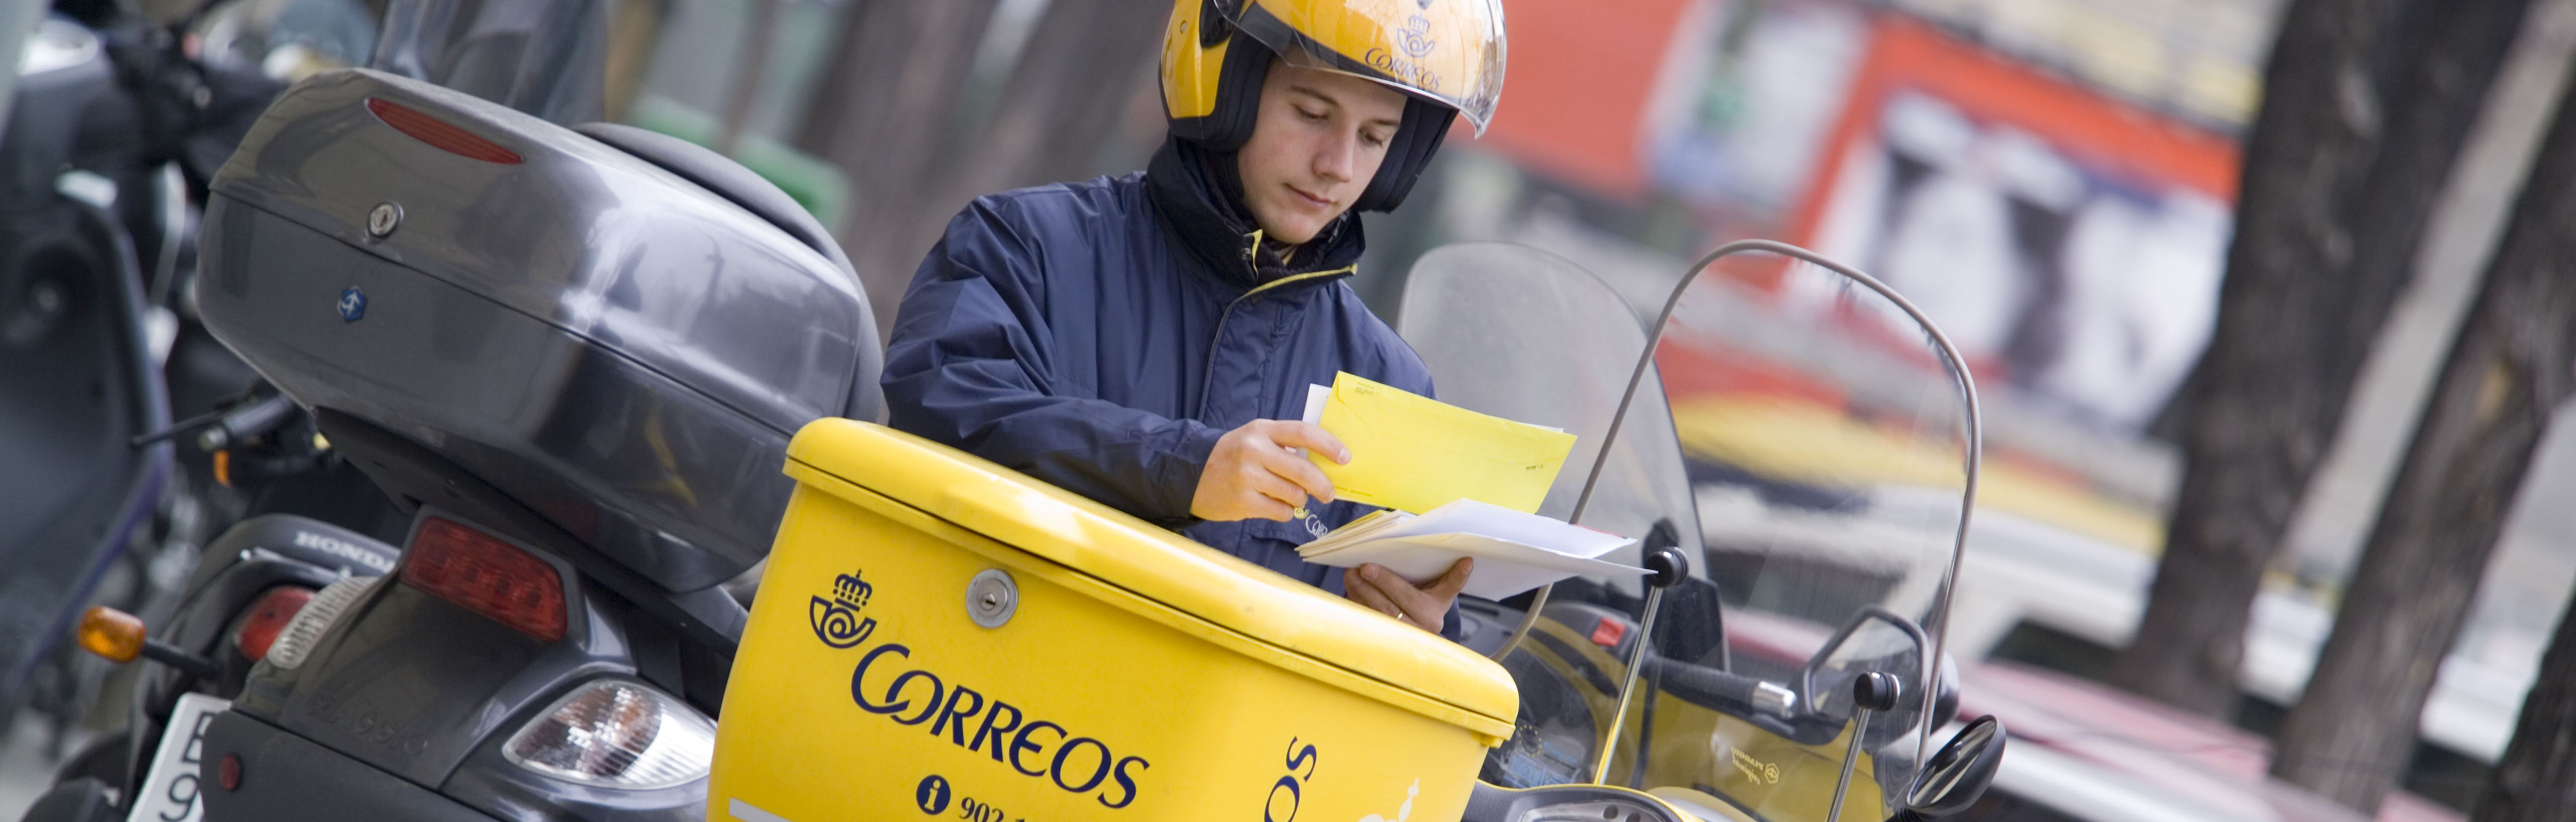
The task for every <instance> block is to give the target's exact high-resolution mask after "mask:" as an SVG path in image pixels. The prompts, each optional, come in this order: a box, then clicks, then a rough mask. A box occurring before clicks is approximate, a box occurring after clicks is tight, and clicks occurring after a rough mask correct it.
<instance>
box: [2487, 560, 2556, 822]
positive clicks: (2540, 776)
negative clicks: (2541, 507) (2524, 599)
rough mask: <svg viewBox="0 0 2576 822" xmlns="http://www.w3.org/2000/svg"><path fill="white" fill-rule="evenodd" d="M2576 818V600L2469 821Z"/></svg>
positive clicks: (2547, 821)
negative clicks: (2509, 740)
mask: <svg viewBox="0 0 2576 822" xmlns="http://www.w3.org/2000/svg"><path fill="white" fill-rule="evenodd" d="M2570 819H2576V602H2571V603H2569V607H2568V609H2567V610H2565V611H2563V612H2561V613H2560V614H2559V616H2558V633H2557V637H2556V638H2555V639H2551V640H2550V641H2549V651H2548V653H2547V654H2546V655H2544V656H2542V657H2541V658H2540V675H2539V676H2538V677H2536V678H2534V679H2533V680H2532V683H2531V692H2530V693H2528V694H2525V695H2524V696H2523V698H2522V719H2521V721H2519V722H2517V723H2515V725H2514V729H2513V742H2512V743H2511V744H2508V745H2506V746H2505V749H2504V758H2503V759H2502V760H2499V761H2497V762H2496V767H2495V773H2494V774H2493V775H2491V776H2490V777H2489V778H2488V779H2487V788H2486V793H2485V794H2484V795H2483V796H2481V797H2480V798H2479V800H2478V807H2477V813H2476V814H2475V815H2474V816H2471V817H2470V820H2471V822H2567V820H2570Z"/></svg>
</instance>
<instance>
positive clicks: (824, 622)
mask: <svg viewBox="0 0 2576 822" xmlns="http://www.w3.org/2000/svg"><path fill="white" fill-rule="evenodd" d="M875 592H876V589H875V588H874V587H872V586H870V585H868V584H867V583H865V582H861V581H859V572H857V571H852V572H850V573H846V574H842V575H840V576H838V577H834V578H833V579H832V596H831V597H830V598H824V597H815V598H814V603H813V605H812V607H811V608H810V609H809V610H808V612H807V616H808V617H810V618H811V619H812V620H813V622H814V637H815V638H816V639H820V640H822V641H823V644H825V645H829V646H832V647H834V648H848V647H850V646H853V645H857V644H859V643H860V642H862V641H865V640H866V639H867V638H868V635H869V634H873V633H876V630H877V621H876V620H875V619H874V618H870V617H862V616H859V609H861V608H865V607H867V605H868V595H869V594H872V593H875Z"/></svg>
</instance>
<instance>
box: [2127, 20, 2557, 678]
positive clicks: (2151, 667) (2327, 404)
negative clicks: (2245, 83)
mask: <svg viewBox="0 0 2576 822" xmlns="http://www.w3.org/2000/svg"><path fill="white" fill-rule="evenodd" d="M2528 4H2529V3H2528V0H2295V1H2294V2H2293V3H2291V4H2290V7H2289V10H2288V12H2287V15H2286V16H2285V17H2284V19H2283V21H2282V25H2281V34H2280V38H2279V40H2278V41H2277V43H2276V44H2275V45H2274V47H2273V53H2272V57H2271V62H2270V65H2269V67H2268V69H2267V71H2266V73H2265V79H2264V89H2263V106H2262V109H2261V111H2260V113H2259V114H2258V115H2257V117H2256V120H2255V124H2254V129H2253V132H2252V134H2251V137H2250V139H2249V140H2248V144H2247V146H2246V151H2245V176H2244V187H2243V191H2242V192H2241V194H2240V201H2239V205H2238V208H2237V215H2238V216H2237V223H2236V236H2235V239H2234V241H2233V242H2232V244H2231V245H2230V247H2229V249H2228V265H2227V279H2226V281H2225V283H2224V284H2223V285H2222V286H2221V287H2220V294H2219V313H2218V324H2217V328H2216V330H2215V332H2214V333H2213V335H2212V337H2211V340H2210V344H2209V349H2208V353H2207V354H2205V355H2203V357H2202V359H2201V362H2200V365H2199V366H2198V368H2197V369H2196V370H2195V371H2194V372H2193V374H2192V377H2191V379H2190V380H2189V381H2187V382H2186V384H2185V386H2184V389H2183V391H2182V392H2181V394H2180V395H2179V396H2178V397H2177V399H2176V401H2177V402H2178V403H2180V404H2181V407H2180V408H2179V409H2178V412H2179V414H2180V415H2181V419H2182V428H2183V433H2182V436H2181V442H2180V445H2181V447H2182V450H2183V455H2184V463H2185V467H2184V471H2183V478H2182V486H2181V488H2180V490H2179V493H2178V495H2177V498H2176V500H2175V503H2174V510H2173V513H2172V517H2171V519H2170V520H2169V522H2168V523H2167V528H2166V539H2165V550H2164V557H2163V559H2162V560H2161V561H2160V563H2159V565H2158V567H2157V572H2156V580H2155V584H2154V587H2153V588H2152V590H2151V591H2150V593H2149V596H2148V602H2147V608H2146V613H2145V614H2144V615H2142V616H2141V617H2140V619H2139V622H2138V629H2137V634H2136V638H2135V639H2134V640H2132V641H2131V643H2130V645H2129V647H2128V648H2127V649H2126V650H2124V651H2122V652H2121V654H2120V655H2119V656H2118V657H2116V658H2115V659H2114V660H2113V662H2112V664H2111V667H2110V670H2109V671H2108V673H2107V678H2108V679H2109V680H2110V681H2111V682H2113V683H2115V684H2118V685H2120V686H2123V687H2126V688H2128V689H2130V690H2133V691H2136V692H2138V693H2140V694H2143V695H2146V696H2149V697H2153V698H2156V699H2159V700H2162V701H2165V702H2168V703H2172V704H2174V705H2176V706H2179V707H2182V708H2184V709H2186V710H2191V711H2194V712H2197V713H2201V714H2205V715H2209V716H2215V717H2225V716H2227V715H2228V714H2229V713H2230V712H2231V711H2232V710H2233V708H2234V706H2235V704H2236V699H2237V669H2238V666H2239V665H2240V664H2241V662H2242V661H2243V658H2244V637H2245V628H2246V625H2247V623H2248V621H2249V620H2250V618H2251V614H2252V609H2253V602H2254V595H2255V593H2256V590H2257V588H2258V587H2259V583H2260V581H2261V578H2262V574H2263V572H2264V570H2265V569H2266V568H2267V567H2269V566H2270V564H2271V562H2272V560H2273V559H2274V557H2275V556H2276V555H2277V554H2278V553H2279V550H2280V545H2281V540H2282V536H2283V535H2284V533H2286V532H2287V530H2288V528H2289V524H2290V519H2291V517H2292V515H2293V514H2294V513H2295V512H2296V510H2297V507H2298V502H2299V499H2300V497H2301V495H2302V493H2303V492H2304V490H2305V489H2306V487H2307V484H2308V480H2309V479H2310V477H2311V476H2312V475H2313V474H2314V473H2315V471H2316V468H2317V465H2318V463H2319V462H2320V461H2321V460H2323V459H2324V457H2325V455H2326V451H2327V449H2328V447H2329V446H2330V445H2331V444H2332V443H2333V442H2334V438H2335V433H2336V429H2337V428H2338V427H2339V426H2340V425H2341V423H2342V419H2343V411H2344V405H2345V403H2346V401H2347V399H2348V397H2349V395H2350V393H2351V391H2352V388H2353V385H2354V382H2355V380H2356V378H2357V377H2358V375H2359V373H2360V371H2361V367H2362V364H2363V362H2364V361H2365V360H2366V359H2367V358H2368V356H2369V353H2370V349H2371V345H2372V343H2373V342H2374V341H2375V340H2376V338H2377V336H2378V333H2379V329H2380V326H2381V325H2382V324H2383V322H2384V321H2385V320H2386V319H2387V317H2388V313H2389V308H2390V306H2391V305H2392V304H2393V303H2394V302H2395V300H2396V296H2397V294H2398V292H2399V291H2400V290H2401V289H2402V288H2403V287H2404V286H2405V285H2406V283H2407V282H2408V281H2409V280H2410V279H2411V275H2412V272H2413V268H2414V261H2415V256H2416V247H2417V245H2418V244H2419V242H2420V240H2421V239H2422V237H2423V234H2424V226H2425V225H2426V224H2427V223H2428V222H2429V220H2428V217H2429V216H2430V212H2431V209H2432V208H2433V203H2434V202H2435V200H2436V196H2435V195H2436V193H2437V192H2438V191H2439V190H2440V188H2441V186H2442V182H2443V180H2444V179H2445V178H2446V177H2447V176H2448V175H2449V173H2450V170H2451V166H2452V161H2453V159H2454V158H2456V157H2457V156H2458V154H2459V151H2460V147H2461V145H2462V144H2463V143H2464V142H2465V141H2466V139H2467V136H2468V131H2469V127H2470V124H2471V123H2472V122H2474V121H2475V120H2476V119H2477V117H2476V115H2477V112H2478V111H2479V107H2480V106H2481V105H2482V104H2483V103H2484V102H2485V99H2486V96H2487V89H2488V87H2489V86H2490V85H2492V84H2493V82H2494V80H2495V77H2496V75H2497V73H2498V71H2499V69H2500V67H2501V65H2502V63H2503V58H2504V54H2505V53H2506V51H2507V50H2508V49H2507V47H2508V46H2509V45H2510V44H2511V43H2512V42H2513V38H2514V34H2515V31H2516V29H2517V28H2518V27H2519V26H2520V24H2521V21H2522V18H2523V16H2524V11H2525V7H2526V6H2527V5H2528Z"/></svg>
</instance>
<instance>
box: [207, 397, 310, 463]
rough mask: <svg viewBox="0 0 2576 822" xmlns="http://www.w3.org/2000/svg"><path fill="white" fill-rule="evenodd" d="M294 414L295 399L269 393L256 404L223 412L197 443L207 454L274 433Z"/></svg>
mask: <svg viewBox="0 0 2576 822" xmlns="http://www.w3.org/2000/svg"><path fill="white" fill-rule="evenodd" d="M294 413H295V400H293V399H291V398H288V397H287V396H286V395H285V394H271V395H269V396H267V397H263V398H261V399H260V400H259V401H257V402H253V403H250V404H247V405H244V406H242V407H240V408H235V409H233V410H230V411H226V412H224V415H223V417H222V418H220V419H217V420H215V424H214V425H212V426H209V427H208V428H207V429H206V431H205V432H204V433H202V434H199V435H198V437H197V442H198V445H199V446H200V447H203V448H205V449H206V450H208V451H213V450H216V449H220V448H225V447H228V446H230V445H232V444H233V443H236V442H240V441H242V440H246V439H250V438H253V437H257V436H260V435H262V434H267V433H270V432H272V431H276V430H277V429H278V428H280V427H283V426H285V425H286V421H287V420H288V419H290V418H292V415H293V414H294Z"/></svg>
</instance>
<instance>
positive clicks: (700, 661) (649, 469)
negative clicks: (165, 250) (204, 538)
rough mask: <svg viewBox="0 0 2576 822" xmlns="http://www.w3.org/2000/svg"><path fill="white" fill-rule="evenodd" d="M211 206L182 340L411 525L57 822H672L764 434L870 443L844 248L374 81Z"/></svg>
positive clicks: (767, 213) (733, 608)
mask: <svg viewBox="0 0 2576 822" xmlns="http://www.w3.org/2000/svg"><path fill="white" fill-rule="evenodd" d="M212 192H213V198H212V200H213V201H212V204H211V205H210V207H209V208H208V210H207V218H206V231H205V245H206V251H205V262H204V265H203V273H202V275H201V284H200V287H199V292H198V299H199V306H200V311H201V312H202V315H203V316H204V317H205V319H206V323H207V326H208V327H209V328H210V329H211V330H212V331H213V333H214V334H215V335H216V336H217V337H218V338H219V339H221V340H222V341H223V342H224V343H225V344H226V345H227V346H228V347H229V348H230V349H231V350H232V351H234V352H235V353H237V354H239V355H240V356H241V357H242V358H243V359H244V360H245V361H247V362H249V363H250V364H251V365H252V366H253V367H254V368H256V369H257V370H258V371H259V373H260V375H261V376H262V377H263V378H264V379H266V380H267V381H268V382H270V383H272V384H274V385H276V386H277V387H278V388H279V389H280V391H281V392H282V393H283V395H284V396H286V397H289V398H291V399H292V401H293V402H294V403H295V405H296V406H298V407H300V408H301V409H303V410H305V411H307V412H309V413H310V415H311V417H312V419H313V420H314V421H315V424H316V426H317V428H318V429H319V433H320V434H321V435H322V437H324V438H325V439H327V440H328V441H329V443H330V444H331V447H332V449H333V450H334V451H335V452H336V453H338V454H339V455H341V458H342V459H345V460H347V461H348V462H349V463H350V464H352V465H355V466H356V467H357V468H359V469H360V470H362V471H364V472H365V474H366V476H367V477H369V478H370V479H371V480H372V481H373V484H375V485H376V486H378V487H380V488H381V489H383V490H384V491H385V493H386V494H387V495H388V497H389V498H391V499H392V500H393V501H394V502H395V503H397V504H398V505H400V506H401V507H402V508H403V509H405V510H406V511H409V512H412V513H413V517H414V518H413V520H412V524H411V526H410V529H409V531H408V533H407V534H406V535H405V538H404V539H403V540H402V543H401V548H400V550H399V552H398V553H397V552H394V551H392V550H391V549H387V550H384V551H378V550H375V549H376V548H379V547H383V546H360V548H359V549H358V551H357V553H360V554H364V555H367V556H370V557H375V558H380V561H382V562H383V565H382V567H380V568H374V569H367V570H371V571H374V573H361V572H351V573H347V574H346V575H344V576H342V577H341V578H339V579H337V580H336V581H330V580H315V581H323V582H327V583H328V584H323V585H320V586H319V587H318V591H315V592H313V593H311V594H310V596H309V601H307V602H304V603H302V604H301V606H300V607H299V608H296V609H293V610H292V611H291V613H292V616H291V617H290V618H289V619H287V620H286V621H285V624H284V625H283V626H282V627H279V628H278V629H277V630H276V633H275V639H274V640H273V641H271V642H267V643H265V648H264V650H263V651H261V652H260V653H257V654H247V653H246V654H244V655H243V656H244V657H245V659H246V662H247V664H246V665H245V666H244V667H245V670H242V671H240V672H239V676H238V678H228V677H226V676H193V677H192V678H190V679H188V680H187V681H186V682H185V683H183V685H182V690H189V691H190V693H189V694H183V695H181V696H180V697H179V700H178V706H177V708H176V709H175V710H174V713H173V715H172V718H171V719H170V720H169V721H168V722H167V723H166V724H165V725H164V726H163V727H164V728H166V730H163V731H162V735H161V737H160V741H159V744H158V745H156V746H149V747H150V749H151V750H153V751H155V755H154V759H153V761H151V762H149V763H143V765H142V767H138V768H137V769H136V770H137V772H138V773H140V774H142V775H141V776H140V777H139V780H138V781H137V782H136V783H135V785H134V787H133V790H132V791H131V792H130V793H127V794H126V797H130V798H121V797H115V796H112V795H111V796H106V797H105V798H107V799H123V801H113V802H101V801H99V799H100V797H101V793H100V792H93V793H92V794H91V795H90V799H89V800H87V801H86V802H85V803H69V802H67V803H65V804H79V805H82V806H83V808H84V809H85V812H88V813H91V814H94V815H100V816H103V815H105V814H106V813H111V812H121V813H124V814H128V815H133V814H138V813H141V812H143V811H144V810H145V809H146V805H145V804H144V803H146V802H148V801H151V800H152V799H153V798H154V797H162V796H168V795H172V794H174V793H184V794H187V795H188V796H189V797H191V798H194V799H195V800H196V805H195V807H196V808H198V809H201V810H202V813H203V818H205V819H214V820H222V819H263V820H267V819H303V818H311V819H342V818H432V819H443V818H486V817H501V818H513V819H533V818H561V819H571V818H582V819H667V818H682V817H690V816H694V815H695V814H696V812H697V809H698V808H700V807H702V805H703V795H704V786H705V782H704V779H703V772H704V768H705V761H706V745H707V741H708V737H709V735H710V734H711V722H712V715H713V714H714V713H715V712H716V711H717V709H718V706H719V705H720V701H721V693H722V689H723V687H724V683H725V672H726V670H727V667H728V663H729V658H730V656H731V654H732V648H733V637H734V636H735V635H736V634H737V633H738V631H739V627H740V623H741V619H742V614H743V606H742V603H741V601H740V600H739V599H737V598H736V594H735V593H734V590H729V589H728V587H727V586H726V585H725V583H728V582H733V581H737V580H738V579H745V580H747V579H750V578H752V577H747V576H746V574H745V572H746V571H750V570H752V569H753V568H754V567H755V565H756V563H757V562H758V560H759V559H760V556H761V554H762V553H763V551H764V549H765V547H766V543H767V540H768V537H769V534H770V531H771V529H773V528H774V525H775V522H776V518H777V515H778V510H779V509H781V508H783V507H784V503H785V497H786V495H787V492H788V490H789V488H790V487H791V483H790V482H789V481H788V480H787V479H786V478H785V477H782V476H780V475H778V474H777V473H776V470H775V465H776V463H777V460H778V455H779V454H780V453H781V452H782V450H783V446H784V443H785V441H786V437H787V434H788V433H789V432H791V431H793V430H794V427H795V426H797V425H801V424H802V423H803V422H805V421H807V420H810V419H813V418H816V417H822V416H858V417H872V416H874V415H875V414H877V413H878V410H877V403H878V399H877V397H878V395H877V393H876V388H875V382H876V380H875V376H876V370H877V368H878V365H877V363H878V359H877V357H878V356H879V355H878V353H877V350H876V333H875V330H874V328H873V326H872V325H871V321H870V314H869V312H868V309H867V306H866V302H865V297H864V295H863V292H861V290H860V289H859V286H858V283H857V281H856V279H855V277H854V276H853V275H852V274H851V273H850V271H849V269H848V263H847V261H846V258H844V257H842V255H841V254H840V251H839V249H838V247H837V246H835V245H833V244H832V241H831V240H830V238H829V236H828V235H827V234H825V233H824V232H823V230H822V229H821V227H820V226H819V225H818V224H816V223H815V222H814V221H813V219H812V218H811V217H810V216H807V215H806V214H805V213H804V212H803V210H802V209H801V208H800V207H798V206H796V205H795V203H794V201H792V200H790V199H788V198H787V197H786V195H784V194H783V193H780V192H779V191H778V190H777V189H776V188H775V187H774V186H771V185H769V184H768V183H766V182H765V181H762V180H760V179H759V178H757V177H756V176H753V175H751V174H750V173H749V172H747V171H744V170H742V169H741V168H740V167H738V166H735V165H733V164H732V163H731V162H730V161H728V160H725V159H723V158H722V157H720V156H717V155H714V154H713V153H712V152H708V151H706V150H704V149H700V148H698V147H696V146H694V145H690V144H687V143H683V142H680V141H677V140H673V139H669V138H663V137H660V136H658V135H653V134H650V133H646V132H641V131H639V130H635V129H630V128H625V127H619V126H612V125H604V124H593V125H586V126H583V127H581V128H580V130H579V131H575V130H573V129H566V128H563V127H560V126H556V125H553V124H551V123H547V122H545V121H542V120H539V119H537V118H534V117H531V116H528V115H526V114H523V113H520V112H517V111H513V110H511V109H509V108H506V107H503V106H501V105H498V104H494V103H490V102H486V101H483V100H479V99H476V98H473V97H469V96H466V95H464V94H460V93H457V92H455V91H452V90H448V89H443V88H439V87H436V86H431V85H427V84H424V83H420V82H416V81H411V80H407V79H404V78H400V77H396V76H392V75H387V74H382V73H378V72H373V71H367V70H355V69H353V70H343V71H338V72H330V73H325V74H323V75H318V76H315V77H313V78H309V79H307V80H306V81H303V82H302V83H299V84H298V85H297V86H296V87H295V88H294V89H292V90H290V92H289V93H287V94H286V95H285V96H283V97H282V98H281V99H280V100H279V102H278V103H277V104H276V105H274V106H273V107H272V108H271V109H270V110H269V111H268V113H267V114H266V115H265V116H264V117H263V118H262V119H261V121H260V122H259V124H258V125H257V126H256V127H254V128H253V129H252V131H251V133H250V135H249V137H248V138H247V139H246V140H244V142H243V146H242V148H241V150H240V151H239V152H238V153H237V154H235V155H234V157H233V159H232V160H231V161H230V162H229V163H228V164H227V165H226V166H225V167H224V169H223V171H222V172H221V173H220V174H219V175H217V178H216V180H215V181H214V184H213V186H212ZM764 455H766V456H764ZM349 536H350V535H347V534H338V535H333V537H332V538H333V539H334V540H335V541H338V542H342V543H357V542H358V540H351V539H348V537H349ZM392 556H399V557H400V558H401V559H400V560H399V562H398V563H396V562H391V561H384V560H385V559H389V558H390V557H392ZM222 573H225V572H224V571H221V570H212V569H208V570H201V572H200V576H201V577H204V576H208V575H219V574H222ZM310 582H312V581H308V583H307V584H310ZM107 627H112V626H107ZM105 629H106V628H103V630H105ZM155 642H161V641H160V640H159V639H151V640H141V639H138V640H137V641H136V642H134V643H132V644H134V645H136V646H138V647H140V649H141V650H140V651H139V653H142V654H144V655H151V654H152V653H153V650H152V647H151V646H152V645H153V644H154V643H155ZM161 644H165V645H166V644H170V643H166V642H162V643H161ZM163 656H169V654H163ZM155 658H161V657H155ZM165 661H167V660H165ZM226 673H229V672H226ZM231 683H237V685H231ZM228 685H231V686H230V687H227V686H228ZM40 810H41V808H40ZM175 810H176V811H178V812H180V813H188V812H193V811H191V809H190V808H189V807H188V803H181V804H180V805H179V806H178V807H177V808H175ZM44 818H85V817H80V816H62V817H44ZM134 818H141V817H139V816H138V817H134ZM174 818H175V817H174Z"/></svg>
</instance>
